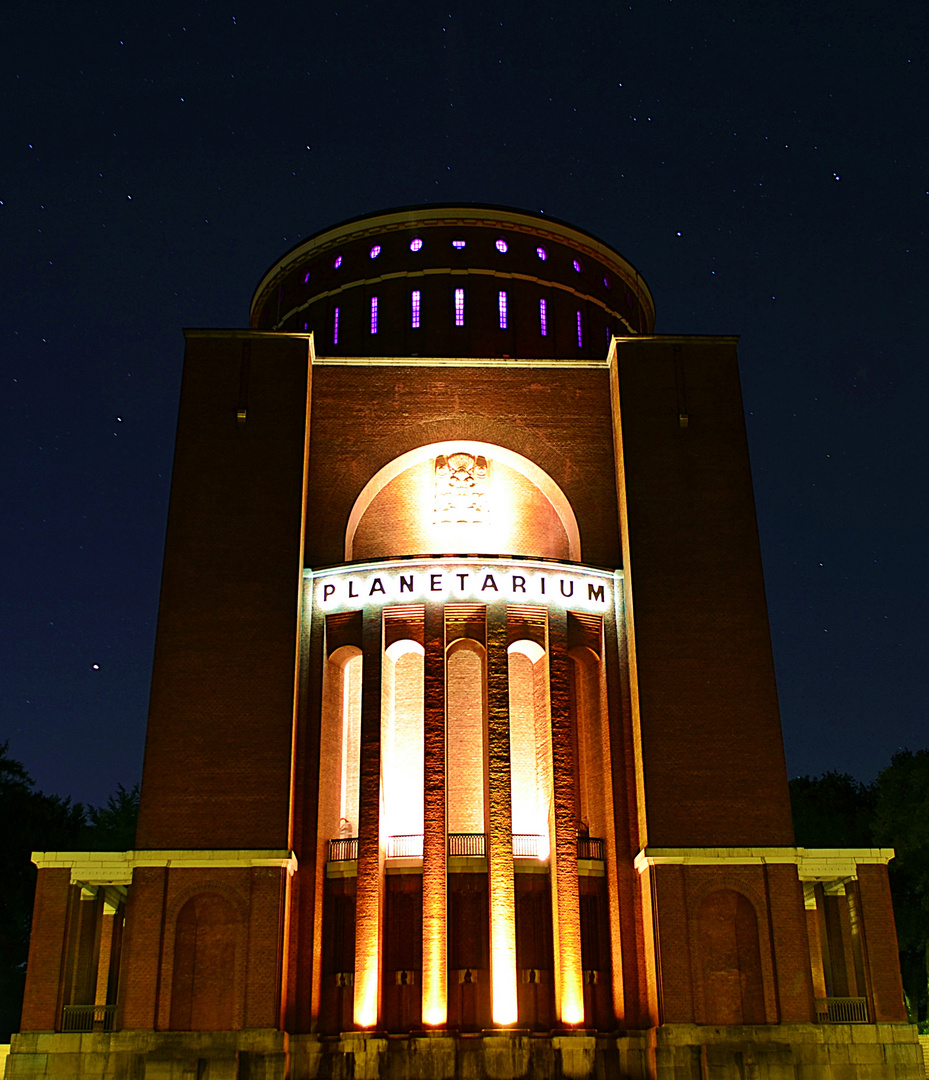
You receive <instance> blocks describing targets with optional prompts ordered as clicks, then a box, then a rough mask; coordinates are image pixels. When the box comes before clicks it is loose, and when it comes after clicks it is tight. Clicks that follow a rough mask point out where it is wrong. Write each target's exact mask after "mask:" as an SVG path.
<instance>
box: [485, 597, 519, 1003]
mask: <svg viewBox="0 0 929 1080" xmlns="http://www.w3.org/2000/svg"><path fill="white" fill-rule="evenodd" d="M506 650H507V630H506V604H503V603H496V604H489V605H488V607H487V871H488V888H489V892H490V985H491V1002H492V1014H493V1021H494V1023H495V1024H515V1023H516V1019H517V1007H516V897H515V889H514V884H513V812H512V806H511V797H512V796H511V787H510V689H509V656H508V655H507V651H506Z"/></svg>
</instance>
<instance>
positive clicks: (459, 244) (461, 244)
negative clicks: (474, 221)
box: [452, 240, 468, 251]
mask: <svg viewBox="0 0 929 1080" xmlns="http://www.w3.org/2000/svg"><path fill="white" fill-rule="evenodd" d="M467 246H468V242H467V240H453V241H452V247H453V248H454V249H455V250H456V251H461V250H462V248H465V247H467Z"/></svg>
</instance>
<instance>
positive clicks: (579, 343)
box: [577, 312, 584, 349]
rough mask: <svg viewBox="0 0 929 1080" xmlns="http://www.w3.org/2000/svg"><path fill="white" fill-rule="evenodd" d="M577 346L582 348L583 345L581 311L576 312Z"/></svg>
mask: <svg viewBox="0 0 929 1080" xmlns="http://www.w3.org/2000/svg"><path fill="white" fill-rule="evenodd" d="M577 347H578V348H579V349H582V348H583V347H584V329H583V326H582V324H581V313H580V312H578V313H577Z"/></svg>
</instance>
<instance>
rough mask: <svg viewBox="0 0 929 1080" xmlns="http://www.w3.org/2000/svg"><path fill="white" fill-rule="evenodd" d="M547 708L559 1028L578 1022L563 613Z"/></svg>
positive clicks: (552, 651) (555, 617) (558, 615)
mask: <svg viewBox="0 0 929 1080" xmlns="http://www.w3.org/2000/svg"><path fill="white" fill-rule="evenodd" d="M548 663H549V680H550V687H551V690H550V693H551V709H552V787H553V799H552V813H553V817H554V822H553V829H552V864H551V865H552V870H551V880H552V936H553V939H554V945H555V1014H556V1016H557V1017H558V1019H559V1020H560V1021H561V1022H562V1023H563V1024H582V1023H583V1022H584V973H583V967H582V960H581V913H580V906H581V901H580V889H579V886H578V878H577V806H576V804H575V787H574V776H575V772H576V768H577V763H576V762H575V760H574V749H573V741H572V738H571V704H570V690H569V683H568V680H569V677H570V672H569V670H568V665H569V664H570V663H571V659H570V657H569V656H568V616H567V612H565V611H563V610H559V609H555V608H550V609H549V613H548Z"/></svg>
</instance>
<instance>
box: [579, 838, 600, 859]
mask: <svg viewBox="0 0 929 1080" xmlns="http://www.w3.org/2000/svg"><path fill="white" fill-rule="evenodd" d="M577 857H578V858H579V859H593V860H594V861H596V862H603V840H602V839H601V838H600V837H599V836H579V837H578V838H577Z"/></svg>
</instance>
